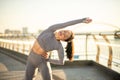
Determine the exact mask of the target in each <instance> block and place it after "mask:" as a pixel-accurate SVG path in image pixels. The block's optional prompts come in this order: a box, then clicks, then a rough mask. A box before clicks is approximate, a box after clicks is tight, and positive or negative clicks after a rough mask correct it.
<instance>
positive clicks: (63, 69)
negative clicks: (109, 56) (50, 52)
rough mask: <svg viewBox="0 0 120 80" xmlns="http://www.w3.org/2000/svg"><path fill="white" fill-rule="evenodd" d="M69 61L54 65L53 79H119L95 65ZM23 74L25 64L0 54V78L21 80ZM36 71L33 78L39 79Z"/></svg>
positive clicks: (1, 79)
mask: <svg viewBox="0 0 120 80" xmlns="http://www.w3.org/2000/svg"><path fill="white" fill-rule="evenodd" d="M73 63H74V62H73ZM73 63H71V66H70V65H69V66H66V65H67V64H65V65H64V66H56V67H55V66H54V67H52V70H53V78H54V80H119V79H120V78H119V79H113V77H112V76H110V75H108V74H106V73H105V72H103V71H101V70H99V68H98V67H97V66H93V65H91V66H86V65H79V62H78V64H77V65H75V64H73ZM24 74H25V65H24V64H22V63H20V62H18V61H16V60H14V59H12V58H10V57H8V56H6V55H4V54H0V80H23V78H24ZM40 78H41V76H40V73H38V74H37V75H36V76H35V78H34V80H41V79H40Z"/></svg>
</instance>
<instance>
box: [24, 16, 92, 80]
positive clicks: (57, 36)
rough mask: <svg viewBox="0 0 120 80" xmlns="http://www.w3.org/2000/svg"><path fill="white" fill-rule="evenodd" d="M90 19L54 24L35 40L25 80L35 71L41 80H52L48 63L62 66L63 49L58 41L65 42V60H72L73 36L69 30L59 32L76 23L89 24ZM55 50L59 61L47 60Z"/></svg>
mask: <svg viewBox="0 0 120 80" xmlns="http://www.w3.org/2000/svg"><path fill="white" fill-rule="evenodd" d="M91 21H92V20H91V19H90V18H82V19H78V20H73V21H68V22H65V23H60V24H55V25H52V26H50V27H49V28H48V29H46V30H44V31H43V32H42V33H41V34H40V35H39V36H38V38H37V39H36V41H35V43H34V45H33V47H32V50H31V52H30V54H29V57H28V60H27V66H26V73H25V80H32V78H33V75H34V72H35V69H36V68H38V69H39V71H40V72H41V75H42V78H43V80H52V71H51V66H50V63H53V64H57V65H64V49H63V47H62V44H61V42H60V41H65V42H67V46H66V53H67V58H68V59H69V60H70V61H72V60H73V53H74V51H73V38H74V34H73V32H72V31H70V30H60V31H56V30H59V29H62V28H65V27H67V26H71V25H75V24H78V23H90V22H91ZM52 50H57V52H58V57H59V60H54V59H50V58H49V53H47V52H49V51H52Z"/></svg>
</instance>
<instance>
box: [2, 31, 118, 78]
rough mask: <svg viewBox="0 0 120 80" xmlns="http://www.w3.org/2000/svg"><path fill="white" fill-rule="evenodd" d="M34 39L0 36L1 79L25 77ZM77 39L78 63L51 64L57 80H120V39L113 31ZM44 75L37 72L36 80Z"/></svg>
mask: <svg viewBox="0 0 120 80" xmlns="http://www.w3.org/2000/svg"><path fill="white" fill-rule="evenodd" d="M12 37H13V36H12ZM33 42H34V39H33V40H30V39H22V40H21V39H19V38H15V37H13V38H11V37H8V36H5V37H3V36H2V37H1V38H0V80H23V78H24V74H25V66H26V60H27V57H28V55H29V52H30V49H31V47H32V44H33ZM74 42H75V55H74V62H72V63H70V62H68V61H67V60H66V63H65V65H64V66H57V65H53V64H51V65H52V71H53V78H54V80H120V63H119V62H120V49H119V48H120V45H119V43H120V39H114V36H113V34H106V33H105V34H102V33H101V34H90V33H87V34H86V33H85V34H77V35H76V36H75V40H74ZM63 46H65V44H64V43H63ZM52 53H53V55H51V58H53V59H57V55H56V52H55V51H53V52H52ZM40 78H41V76H40V73H39V72H38V74H35V77H34V80H41V79H40Z"/></svg>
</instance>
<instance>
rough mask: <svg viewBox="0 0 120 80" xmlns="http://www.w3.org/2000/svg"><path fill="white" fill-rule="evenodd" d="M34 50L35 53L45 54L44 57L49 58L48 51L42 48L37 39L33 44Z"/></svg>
mask: <svg viewBox="0 0 120 80" xmlns="http://www.w3.org/2000/svg"><path fill="white" fill-rule="evenodd" d="M32 51H33V52H34V53H35V54H38V55H41V56H43V57H44V58H47V55H48V54H47V52H46V51H45V50H43V49H42V48H41V46H40V44H39V43H38V41H37V40H36V41H35V43H34V44H33V47H32Z"/></svg>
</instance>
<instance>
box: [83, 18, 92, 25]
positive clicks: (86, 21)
mask: <svg viewBox="0 0 120 80" xmlns="http://www.w3.org/2000/svg"><path fill="white" fill-rule="evenodd" d="M90 22H92V19H90V18H89V17H87V18H84V20H83V23H86V24H88V23H90Z"/></svg>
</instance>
